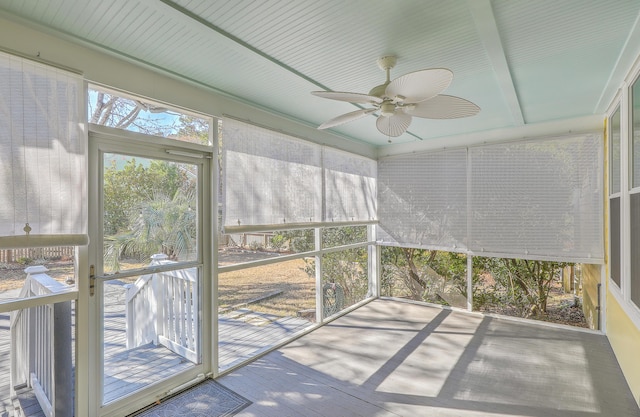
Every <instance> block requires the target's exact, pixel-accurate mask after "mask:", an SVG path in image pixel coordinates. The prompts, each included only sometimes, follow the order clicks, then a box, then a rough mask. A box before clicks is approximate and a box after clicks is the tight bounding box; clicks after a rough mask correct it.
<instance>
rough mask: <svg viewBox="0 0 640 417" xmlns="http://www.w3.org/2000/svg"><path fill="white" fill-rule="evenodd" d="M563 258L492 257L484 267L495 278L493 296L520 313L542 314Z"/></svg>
mask: <svg viewBox="0 0 640 417" xmlns="http://www.w3.org/2000/svg"><path fill="white" fill-rule="evenodd" d="M570 265H573V264H571V263H567V262H551V261H532V260H526V259H506V258H493V259H490V260H488V261H487V269H488V271H489V272H490V273H491V275H492V277H493V278H494V280H495V284H494V285H493V298H494V300H495V302H498V303H500V304H501V305H509V306H511V307H512V308H515V309H516V310H517V312H518V313H519V314H520V315H521V316H525V317H531V316H544V315H545V314H546V313H547V303H548V300H549V293H550V291H551V288H552V287H553V284H554V282H557V281H558V280H559V279H560V274H561V272H562V269H563V268H564V267H565V266H570Z"/></svg>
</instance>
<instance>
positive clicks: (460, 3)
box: [0, 0, 640, 146]
mask: <svg viewBox="0 0 640 417" xmlns="http://www.w3.org/2000/svg"><path fill="white" fill-rule="evenodd" d="M0 13H3V14H6V15H7V16H9V17H11V16H16V17H19V18H22V19H25V20H27V21H30V22H33V23H35V24H37V25H39V26H43V27H46V28H49V29H52V30H54V31H58V32H60V33H62V34H64V35H66V36H67V37H68V36H70V37H72V38H77V39H78V40H80V41H82V42H83V43H84V44H89V45H93V46H94V47H96V48H98V49H102V50H108V51H109V52H110V53H114V52H115V53H117V54H121V55H122V56H124V57H126V58H127V59H133V60H137V61H139V62H141V63H144V64H146V65H151V66H153V67H156V68H158V69H160V70H163V71H166V72H169V73H171V74H173V75H178V76H180V77H184V78H185V79H188V80H190V81H195V82H197V83H200V84H202V85H204V86H207V87H211V88H213V89H215V90H218V91H220V92H223V93H225V94H227V95H230V96H233V97H237V98H238V99H240V100H242V101H244V102H248V103H252V104H255V105H256V106H258V107H260V108H263V109H267V110H270V111H273V112H274V113H277V114H279V115H283V116H285V117H288V118H291V119H293V120H297V121H301V122H303V123H305V124H308V125H312V126H317V125H320V124H321V123H323V122H324V121H326V120H328V119H331V118H333V117H335V116H337V115H340V114H342V113H346V112H350V111H354V110H357V109H358V108H357V107H356V106H355V105H352V104H349V103H342V102H336V101H331V100H326V99H322V98H318V97H315V96H312V95H311V94H310V92H311V91H313V90H321V89H328V90H334V91H351V92H361V93H367V92H368V91H369V90H370V89H371V88H372V87H374V86H376V85H378V84H381V83H382V82H383V81H384V79H385V74H384V73H383V72H382V71H381V70H380V69H379V68H378V67H377V64H376V60H377V58H378V57H380V56H384V55H390V54H392V55H396V56H397V57H398V63H397V65H396V67H395V68H393V70H392V71H391V77H392V78H395V77H397V76H400V75H403V74H405V73H408V72H411V71H416V70H419V69H424V68H436V67H446V68H449V69H451V70H452V71H453V72H454V79H453V82H452V84H451V85H450V87H449V88H448V89H447V90H446V91H445V93H446V94H451V95H456V96H460V97H463V98H466V99H468V100H471V101H472V102H474V103H476V104H478V105H479V106H480V107H481V112H480V113H479V114H478V115H476V116H474V117H470V118H466V119H453V120H427V119H420V118H415V117H414V118H413V122H412V124H411V126H410V128H409V131H408V132H407V133H405V134H403V135H402V136H400V137H397V138H393V139H392V142H393V143H396V144H397V143H407V142H414V141H428V140H431V139H435V138H441V137H446V136H453V135H460V134H467V133H475V132H480V131H486V130H490V129H498V128H509V127H518V126H523V125H527V124H535V123H542V122H547V121H556V120H562V119H570V118H575V117H580V116H588V115H593V114H602V113H603V112H604V111H605V110H606V107H607V106H608V104H609V103H610V101H611V100H612V99H613V97H614V95H615V93H616V90H617V88H618V86H619V85H620V84H621V82H622V80H623V77H624V76H625V73H626V71H627V70H628V69H629V67H630V65H631V64H632V63H633V61H634V60H635V58H636V57H637V56H638V54H639V53H640V27H639V25H640V23H639V22H638V19H639V16H640V15H639V13H640V0H402V1H400V0H349V1H344V0H263V1H257V0H234V1H231V0H224V1H223V0H28V1H25V0H0ZM0 45H1V40H0ZM375 117H376V116H375V115H370V116H367V117H364V118H362V119H360V120H357V121H355V122H352V123H349V124H345V125H342V126H338V127H335V128H333V130H334V131H335V132H337V133H339V134H340V135H343V136H347V137H349V138H352V139H355V140H357V141H361V142H365V143H368V144H372V145H374V146H384V145H387V144H388V143H389V138H387V137H385V136H384V135H382V134H381V133H379V132H378V131H377V129H376V128H375Z"/></svg>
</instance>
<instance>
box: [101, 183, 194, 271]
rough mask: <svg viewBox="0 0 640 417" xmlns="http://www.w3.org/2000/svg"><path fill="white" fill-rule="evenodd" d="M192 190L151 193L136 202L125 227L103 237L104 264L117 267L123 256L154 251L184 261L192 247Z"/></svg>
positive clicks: (141, 255)
mask: <svg viewBox="0 0 640 417" xmlns="http://www.w3.org/2000/svg"><path fill="white" fill-rule="evenodd" d="M195 194H196V192H195V189H193V188H192V187H189V188H186V189H184V188H179V189H178V190H177V191H176V192H175V194H174V195H173V197H169V196H167V195H166V193H163V192H154V194H153V197H152V199H151V200H148V201H144V202H140V203H138V204H137V206H136V207H135V208H134V209H133V210H132V211H131V213H130V222H129V225H130V226H129V230H126V231H124V232H120V233H117V234H115V235H112V236H108V237H105V239H104V245H105V247H104V265H105V269H108V270H111V271H119V270H120V262H121V260H122V259H124V258H134V259H138V260H141V261H142V260H148V259H149V258H150V256H151V255H153V254H154V253H163V254H166V255H167V256H168V257H169V259H171V260H179V259H182V260H184V259H185V258H188V256H189V254H191V253H193V252H194V251H195V247H196V243H197V240H196V225H197V214H196V209H195V207H196V201H197V200H196V195H195Z"/></svg>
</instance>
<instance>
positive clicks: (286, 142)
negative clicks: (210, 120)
mask: <svg viewBox="0 0 640 417" xmlns="http://www.w3.org/2000/svg"><path fill="white" fill-rule="evenodd" d="M222 141H223V145H222V146H223V161H222V165H223V223H224V230H225V232H227V233H229V232H230V231H233V230H234V229H235V230H238V229H245V230H246V229H251V228H271V229H277V228H286V227H288V226H291V225H296V224H303V223H316V222H320V221H321V219H322V205H321V201H322V168H321V148H320V146H318V145H316V144H313V143H310V142H305V141H303V140H300V139H296V138H293V137H290V136H286V135H283V134H281V133H278V132H274V131H271V130H268V129H264V128H261V127H257V126H253V125H250V124H247V123H243V122H239V121H236V120H233V119H224V120H223V123H222Z"/></svg>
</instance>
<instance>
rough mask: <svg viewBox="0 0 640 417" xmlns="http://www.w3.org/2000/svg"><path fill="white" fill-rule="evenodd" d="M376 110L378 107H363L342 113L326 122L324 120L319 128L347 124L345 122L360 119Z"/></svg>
mask: <svg viewBox="0 0 640 417" xmlns="http://www.w3.org/2000/svg"><path fill="white" fill-rule="evenodd" d="M376 110H377V109H362V110H356V111H352V112H350V113H345V114H342V115H340V116H338V117H334V118H333V119H331V120H327V121H326V122H324V123H323V124H321V125H320V126H318V129H328V128H330V127H334V126H339V125H342V124H345V123H349V122H353V121H354V120H358V119H360V118H362V117H364V116H366V115H367V114H371V113H373V112H374V111H376Z"/></svg>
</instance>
